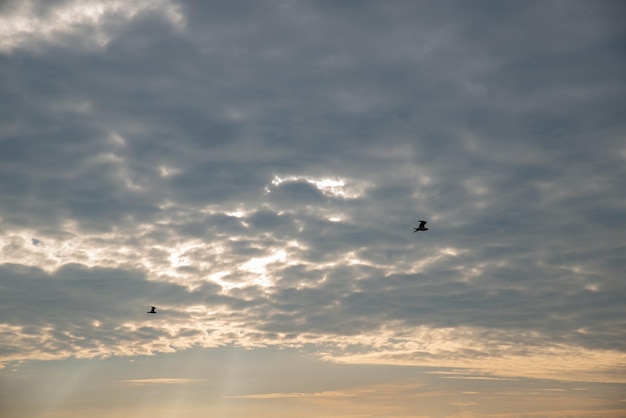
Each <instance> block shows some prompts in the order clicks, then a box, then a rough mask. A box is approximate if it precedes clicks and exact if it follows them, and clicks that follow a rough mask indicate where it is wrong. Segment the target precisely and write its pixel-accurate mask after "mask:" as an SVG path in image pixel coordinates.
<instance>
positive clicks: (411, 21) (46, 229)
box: [0, 1, 626, 359]
mask: <svg viewBox="0 0 626 418" xmlns="http://www.w3.org/2000/svg"><path fill="white" fill-rule="evenodd" d="M34 4H35V7H34V9H32V11H31V12H30V13H31V14H32V16H31V20H32V21H35V20H36V19H39V25H40V26H39V27H40V28H51V29H50V30H49V31H47V32H46V31H45V30H44V29H37V27H36V26H32V25H31V26H28V25H26V26H23V28H27V29H19V28H17V26H14V25H13V26H6V27H8V28H10V29H7V30H10V31H13V32H11V33H9V34H10V35H11V37H7V38H6V39H9V40H10V42H9V41H6V42H5V43H1V44H0V51H1V52H0V68H2V69H1V70H0V95H2V97H3V98H5V100H3V101H2V103H0V113H1V114H2V119H1V121H0V222H1V223H2V233H1V234H0V245H1V250H0V251H1V254H2V262H3V263H5V264H3V265H2V269H1V270H0V286H2V290H3V291H2V294H1V296H0V297H1V298H2V299H4V300H3V303H1V304H0V306H1V308H0V323H2V324H6V325H7V326H15V327H21V331H20V333H19V336H20V337H19V338H20V339H19V340H12V341H11V342H9V343H7V345H6V346H4V347H3V348H2V349H3V350H4V351H3V352H5V353H8V354H7V357H6V358H10V359H16V358H19V350H18V349H17V348H16V347H18V346H19V344H22V343H24V344H26V343H27V342H28V345H25V347H31V348H26V349H24V350H25V351H28V350H33V352H38V351H37V350H39V349H36V348H34V347H36V342H37V343H41V341H44V340H45V341H47V343H46V344H47V345H45V346H44V348H42V350H46V353H48V354H49V353H52V352H54V351H55V350H56V351H59V352H63V353H71V352H72V350H78V347H82V348H83V349H84V350H85V353H92V354H89V355H96V354H95V353H99V354H102V353H104V352H107V350H111V351H115V352H116V353H122V352H123V350H121V349H120V347H123V346H128V347H131V348H129V350H131V351H132V352H134V353H139V352H142V351H141V350H142V349H145V350H146V351H148V350H154V351H159V350H168V349H171V346H168V344H169V343H168V342H167V341H169V340H168V339H169V338H173V339H174V340H176V341H181V343H180V345H179V346H176V347H180V348H187V347H189V346H190V345H192V344H200V345H202V344H204V345H205V346H213V345H220V344H231V343H232V344H241V345H247V346H254V345H263V344H269V345H271V344H278V345H280V344H282V343H284V344H287V345H289V344H293V345H298V344H300V345H302V344H303V342H302V341H304V340H306V339H307V338H309V339H310V340H312V341H313V344H318V345H317V346H318V347H323V346H324V344H330V345H332V344H337V346H342V344H344V340H342V338H344V337H352V338H353V341H354V344H356V345H358V344H361V342H357V341H360V340H358V338H357V337H361V336H367V335H369V336H375V335H378V334H381V335H382V334H384V335H385V338H386V337H389V336H390V335H391V334H393V335H394V338H396V337H397V338H405V337H406V339H407V340H410V339H411V338H414V337H407V335H408V334H410V332H413V330H415V329H422V328H423V327H426V328H428V329H430V330H435V331H432V332H433V333H434V332H438V331H437V330H442V329H448V328H451V329H472V330H474V331H473V332H474V334H472V338H474V340H472V341H476V339H477V340H480V339H481V338H482V337H485V340H488V339H490V338H492V339H493V340H494V341H499V342H500V343H502V344H505V343H506V344H517V345H516V350H517V351H518V352H520V353H522V352H524V350H526V351H527V352H532V351H533V350H535V349H537V350H540V349H542V348H545V347H549V346H550V345H551V344H564V345H567V346H571V347H583V348H585V349H589V350H615V351H617V352H622V353H623V351H624V349H625V347H624V343H623V342H622V341H623V326H624V321H623V319H622V318H623V317H624V307H623V303H622V302H621V300H622V299H623V295H624V293H626V288H625V287H624V284H623V283H622V282H623V281H622V280H620V278H621V276H622V271H624V262H623V257H622V254H623V252H624V249H625V248H624V245H623V244H622V242H623V237H622V233H621V231H622V230H623V229H624V228H623V227H624V223H625V222H626V221H625V218H624V216H623V212H624V209H625V208H626V201H625V200H624V196H623V194H624V193H623V186H622V183H623V179H624V178H626V169H625V168H624V167H625V165H624V160H625V159H626V148H624V146H623V144H622V142H623V141H622V140H621V139H622V138H623V135H624V132H625V130H626V126H625V125H624V122H623V114H624V111H625V110H626V102H625V101H624V98H623V94H620V92H621V91H623V89H624V84H625V80H624V76H623V71H621V69H623V67H624V64H625V58H624V55H623V54H622V53H621V51H622V49H621V46H620V45H621V44H620V42H622V41H623V40H624V39H625V38H624V37H625V34H624V31H623V28H622V27H621V26H620V25H618V24H617V23H616V22H615V21H614V18H615V17H614V16H615V15H616V14H619V13H621V12H622V8H619V7H617V6H616V4H614V3H610V2H604V3H603V2H601V3H599V4H597V5H594V6H593V7H594V8H596V9H595V10H594V12H593V15H594V20H593V21H590V19H588V17H589V14H590V13H588V8H589V7H591V6H588V4H587V3H583V2H554V3H550V4H546V3H545V2H525V3H518V2H503V3H497V4H487V3H483V2H464V3H437V4H426V3H424V4H415V3H412V2H394V3H384V4H383V3H379V2H358V3H357V2H341V4H339V3H337V2H306V1H305V2H293V3H292V2H266V3H258V4H257V3H255V4H249V3H243V2H211V3H200V2H180V3H173V2H172V3H170V2H166V1H163V2H160V3H154V5H153V6H150V7H149V6H145V5H144V6H145V7H144V6H141V7H140V6H137V7H138V9H132V7H131V6H123V4H122V3H120V4H121V5H122V6H120V7H119V8H117V9H115V8H113V9H107V8H104V9H103V10H104V12H103V14H102V15H101V16H100V18H99V19H98V20H97V21H94V20H89V19H88V18H87V17H85V16H83V18H84V19H85V21H84V22H83V23H82V24H72V23H68V22H62V21H60V20H58V19H59V18H58V14H55V13H54V12H55V10H65V9H63V8H64V7H70V6H72V5H77V4H78V3H72V2H59V3H54V4H53V3H48V2H46V4H45V5H44V4H43V3H34ZM111 4H113V3H111ZM2 7H3V8H4V10H7V16H9V17H7V18H6V19H8V20H7V22H8V21H10V19H12V18H14V17H15V16H16V13H17V14H19V13H21V12H19V11H17V10H18V3H17V2H9V3H6V4H4V5H3V6H2ZM111 7H112V6H111ZM125 7H126V8H125ZM129 7H130V8H131V9H132V10H131V9H128V8H129ZM76 10H80V9H79V8H78V9H76ZM112 10H114V11H112ZM616 10H618V11H619V13H618V12H616ZM76 13H78V15H80V13H79V12H76ZM12 16H13V17H12ZM33 19H35V20H33ZM55 19H57V20H55ZM31 20H28V22H31ZM79 20H80V19H79ZM31 23H32V22H31ZM64 25H65V26H64ZM20 30H21V31H22V32H20ZM25 31H26V32H25ZM7 33H8V32H7ZM418 219H426V220H428V221H429V223H428V226H429V227H430V230H429V231H428V232H426V233H420V234H412V233H411V231H412V229H411V228H412V227H413V226H415V224H416V222H417V220H418ZM33 236H35V237H37V238H31V237H33ZM44 243H45V245H43V244H44ZM44 269H45V270H44ZM150 305H156V306H159V312H160V313H159V316H158V318H157V319H156V321H157V324H145V323H144V321H145V318H144V317H145V309H146V308H147V306H150ZM166 315H167V318H170V319H169V320H170V321H173V325H172V324H170V326H172V327H174V328H175V329H168V328H167V327H166V326H165V325H164V322H160V321H162V319H161V318H163V317H165V316H166ZM93 321H98V322H99V325H98V327H96V328H97V330H96V329H94V325H93ZM208 329H212V330H215V331H214V332H211V333H208V332H207V330H208ZM385 332H387V334H385ZM442 332H443V331H442ZM459 332H461V331H459ZM463 332H465V331H463ZM468 332H469V331H468ZM403 335H404V337H402V336H403ZM438 335H439V334H438ZM433 338H435V337H433ZM437 338H439V337H437ZM468 338H469V337H468ZM220 339H222V340H220ZM307 341H309V340H307ZM389 341H391V340H389ZM464 341H465V340H464ZM345 344H348V343H345ZM363 344H365V343H363ZM372 344H373V343H372ZM386 344H387V343H386ZM388 344H390V345H394V344H393V342H390V343H388ZM524 344H526V346H525V345H524ZM365 345H367V344H365ZM433 345H434V344H433ZM395 347H400V348H398V350H401V347H402V345H401V344H399V343H398V344H397V345H396V346H395ZM468 348H470V347H457V352H458V353H459V356H462V355H466V356H469V357H480V356H486V355H488V354H489V353H491V354H494V353H501V351H498V350H495V349H494V350H495V351H493V352H492V351H488V350H487V349H485V348H484V347H478V348H477V349H476V351H477V352H479V353H478V354H477V353H473V352H470V351H464V350H468ZM116 350H117V351H116ZM420 350H422V351H423V352H424V354H423V355H424V358H430V356H436V354H434V353H435V351H434V350H431V351H428V347H421V348H420ZM480 350H483V351H480ZM330 351H332V350H330ZM409 351H410V350H409ZM418 351H419V350H418ZM463 353H465V354H463ZM9 354H10V355H9ZM85 355H87V354H85ZM405 355H407V356H410V355H409V354H406V353H405ZM390 356H392V354H390ZM25 357H26V358H33V357H36V355H32V356H30V355H25ZM417 357H419V355H417ZM417 357H416V358H417Z"/></svg>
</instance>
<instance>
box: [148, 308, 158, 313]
mask: <svg viewBox="0 0 626 418" xmlns="http://www.w3.org/2000/svg"><path fill="white" fill-rule="evenodd" d="M150 307H151V308H152V309H150V312H146V313H157V311H156V310H155V309H156V308H155V307H154V306H150Z"/></svg>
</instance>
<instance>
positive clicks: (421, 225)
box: [413, 221, 428, 233]
mask: <svg viewBox="0 0 626 418" xmlns="http://www.w3.org/2000/svg"><path fill="white" fill-rule="evenodd" d="M418 222H419V223H420V226H418V227H417V228H413V233H416V232H417V231H428V228H426V227H425V226H424V225H426V221H418Z"/></svg>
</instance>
